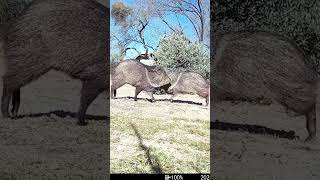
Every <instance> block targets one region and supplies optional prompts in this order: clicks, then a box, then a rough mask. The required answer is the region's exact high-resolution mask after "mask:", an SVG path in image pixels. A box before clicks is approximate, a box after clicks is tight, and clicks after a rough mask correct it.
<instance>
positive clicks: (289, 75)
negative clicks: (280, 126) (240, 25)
mask: <svg viewBox="0 0 320 180" xmlns="http://www.w3.org/2000/svg"><path fill="white" fill-rule="evenodd" d="M215 43H216V45H217V46H216V54H215V61H214V65H213V70H212V73H213V74H212V76H211V77H212V79H213V81H212V83H213V84H212V85H213V91H214V92H213V93H212V96H213V100H214V102H217V101H219V100H223V99H226V98H236V99H237V98H243V99H247V100H255V99H257V98H266V99H268V98H271V99H273V100H274V101H276V102H278V103H280V104H282V105H283V106H285V107H287V108H289V109H290V110H293V111H294V112H296V113H299V114H302V115H305V116H306V120H307V130H308V133H309V136H308V138H307V139H306V140H310V139H313V138H314V137H315V135H316V117H317V119H318V118H319V117H320V114H319V112H320V111H319V104H318V102H319V101H317V96H318V93H317V92H318V90H317V84H318V77H317V73H316V71H315V70H314V69H313V68H312V67H311V66H310V65H309V64H308V63H307V58H306V57H305V55H304V53H303V51H302V50H300V49H299V48H298V46H297V45H296V44H295V43H294V42H292V41H291V40H289V39H287V38H285V37H282V36H279V35H276V34H272V33H268V32H235V33H227V34H224V35H221V36H220V37H219V38H217V39H216V42H215Z"/></svg>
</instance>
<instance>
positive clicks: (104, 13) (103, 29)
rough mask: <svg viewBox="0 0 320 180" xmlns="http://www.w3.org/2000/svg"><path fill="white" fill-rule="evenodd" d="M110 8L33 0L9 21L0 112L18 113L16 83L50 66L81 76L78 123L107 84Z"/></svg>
mask: <svg viewBox="0 0 320 180" xmlns="http://www.w3.org/2000/svg"><path fill="white" fill-rule="evenodd" d="M108 26H109V10H108V8H106V7H105V6H103V5H101V4H100V3H98V2H96V1H94V0H69V1H65V0H55V1H52V0H34V1H33V2H32V3H31V4H30V5H29V6H28V7H27V8H26V9H25V11H24V12H23V14H22V15H21V16H19V17H17V18H15V19H13V20H12V21H11V22H9V25H8V28H7V30H6V35H5V48H4V49H5V56H6V64H7V71H6V73H5V75H4V76H3V86H4V87H3V95H2V108H1V109H2V114H3V116H4V117H8V116H9V113H8V108H9V102H10V99H11V96H12V104H13V108H12V111H11V112H12V114H13V116H14V117H15V116H17V112H18V108H19V104H20V88H21V87H23V86H25V85H26V84H28V83H30V82H31V81H33V80H35V79H37V78H39V77H40V76H41V75H43V74H44V73H46V72H48V71H49V70H57V71H61V72H64V73H66V74H68V75H69V76H71V77H72V78H75V79H79V80H81V81H82V82H83V87H82V90H81V105H80V108H79V114H78V124H79V125H85V124H86V123H85V121H84V117H85V112H86V110H87V108H88V106H89V105H90V104H91V102H92V101H93V100H94V99H95V98H96V97H97V95H99V94H100V93H101V92H102V91H104V90H106V89H107V87H108V85H109V73H108V69H109V65H108V62H109V60H108V57H109V56H108V51H109V38H108Z"/></svg>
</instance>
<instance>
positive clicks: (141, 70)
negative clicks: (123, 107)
mask: <svg viewBox="0 0 320 180" xmlns="http://www.w3.org/2000/svg"><path fill="white" fill-rule="evenodd" d="M125 84H130V85H132V86H134V87H136V90H135V96H134V100H135V101H136V100H137V96H138V94H139V93H140V92H141V91H142V90H144V91H146V92H147V93H148V94H149V95H150V97H151V101H152V102H153V101H154V97H153V93H154V92H155V91H156V90H157V89H159V88H160V87H161V86H163V85H167V84H170V78H169V77H168V76H167V74H166V73H165V70H164V69H163V68H161V67H159V66H146V65H144V64H142V63H140V62H139V61H137V60H135V59H130V60H125V61H121V62H120V63H119V64H118V65H117V66H114V67H113V68H112V69H111V92H115V90H116V89H118V88H120V87H121V86H123V85H125ZM113 95H114V94H113V93H112V95H111V97H112V98H114V97H113Z"/></svg>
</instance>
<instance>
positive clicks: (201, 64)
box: [155, 32, 210, 78]
mask: <svg viewBox="0 0 320 180" xmlns="http://www.w3.org/2000/svg"><path fill="white" fill-rule="evenodd" d="M155 57H156V58H157V62H158V63H159V64H160V65H161V66H163V67H166V68H168V69H173V70H178V71H179V70H190V71H195V72H198V73H199V74H201V75H203V76H204V77H206V78H208V77H209V65H210V55H209V49H208V48H206V47H205V46H204V45H203V44H202V43H199V42H191V41H189V40H188V39H187V38H186V37H185V36H184V35H183V34H181V33H176V32H173V33H172V34H170V35H169V36H164V37H162V38H161V40H160V43H159V49H158V50H157V51H156V52H155Z"/></svg>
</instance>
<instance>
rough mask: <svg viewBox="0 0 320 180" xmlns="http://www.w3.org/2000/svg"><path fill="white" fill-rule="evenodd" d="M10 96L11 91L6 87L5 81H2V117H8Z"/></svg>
mask: <svg viewBox="0 0 320 180" xmlns="http://www.w3.org/2000/svg"><path fill="white" fill-rule="evenodd" d="M11 96H12V91H10V90H9V89H8V88H7V87H6V83H3V92H2V98H1V112H2V116H3V117H4V118H8V117H9V103H10V99H11Z"/></svg>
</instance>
